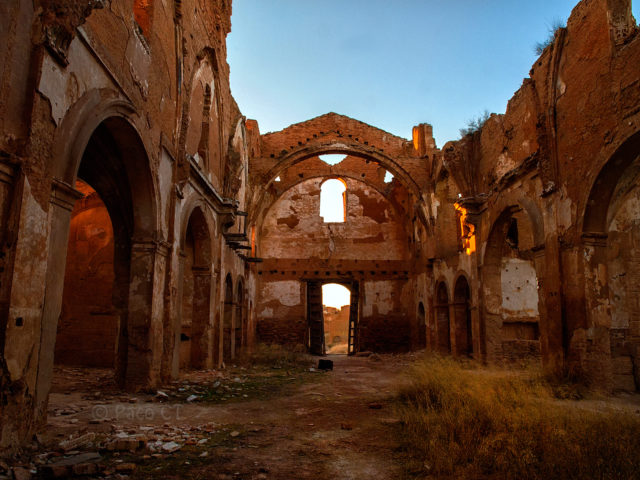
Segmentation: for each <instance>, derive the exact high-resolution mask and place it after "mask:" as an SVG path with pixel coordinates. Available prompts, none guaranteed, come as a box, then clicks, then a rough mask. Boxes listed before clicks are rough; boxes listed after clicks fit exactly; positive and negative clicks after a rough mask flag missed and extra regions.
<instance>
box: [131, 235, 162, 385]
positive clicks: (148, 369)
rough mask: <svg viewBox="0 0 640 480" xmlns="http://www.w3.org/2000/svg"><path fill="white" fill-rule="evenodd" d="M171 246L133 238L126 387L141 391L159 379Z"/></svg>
mask: <svg viewBox="0 0 640 480" xmlns="http://www.w3.org/2000/svg"><path fill="white" fill-rule="evenodd" d="M168 255H169V248H168V246H167V245H165V244H161V243H159V242H154V241H149V240H138V239H133V241H132V247H131V270H130V271H131V277H130V278H131V282H130V288H129V311H128V315H127V332H128V345H127V368H126V373H125V387H126V388H127V389H129V390H138V389H140V388H143V387H147V386H154V385H156V384H157V383H158V382H159V380H160V367H161V357H162V333H163V332H162V314H163V307H164V302H163V299H164V286H165V282H164V278H165V275H166V265H167V257H168Z"/></svg>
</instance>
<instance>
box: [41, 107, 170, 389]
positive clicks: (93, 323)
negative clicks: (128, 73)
mask: <svg viewBox="0 0 640 480" xmlns="http://www.w3.org/2000/svg"><path fill="white" fill-rule="evenodd" d="M62 168H63V169H64V168H68V166H63V167H62ZM67 172H69V170H67ZM70 175H71V173H70ZM72 175H73V176H72V178H73V184H74V185H77V186H78V187H79V193H80V194H82V198H81V199H80V200H79V201H78V202H80V206H78V203H76V208H77V211H76V208H74V211H75V213H76V214H75V215H74V214H72V220H71V222H70V225H71V231H70V232H71V235H69V236H68V237H66V238H68V242H69V245H68V258H67V263H66V265H67V268H70V269H71V271H70V272H65V282H64V285H63V287H62V304H63V305H65V306H66V311H62V320H63V321H62V322H61V323H60V331H59V333H60V334H61V337H60V344H59V345H58V346H57V348H55V350H54V348H53V345H51V348H52V350H51V351H52V352H54V351H55V356H56V357H57V358H60V359H65V358H67V359H68V358H69V356H70V354H69V350H68V349H69V348H71V347H70V346H69V342H68V341H67V338H68V334H69V333H70V332H72V331H73V329H72V330H69V328H68V327H69V325H68V323H65V322H66V320H67V319H69V318H70V317H69V316H67V317H65V315H74V316H76V318H75V319H74V320H73V323H74V324H75V326H74V327H73V328H74V329H75V332H76V334H75V335H73V336H74V337H75V345H74V346H73V348H76V349H77V350H78V351H83V350H84V351H85V352H87V351H91V350H92V349H94V348H98V347H96V345H97V343H96V341H95V339H94V340H91V339H90V337H91V336H93V337H96V333H98V332H99V331H100V328H105V330H108V332H109V333H105V335H104V338H103V344H102V345H101V346H100V349H101V350H100V351H102V352H104V354H103V355H102V354H101V355H100V356H102V357H103V358H102V361H101V362H102V363H103V364H104V365H106V364H107V363H108V362H110V360H109V359H108V358H107V354H106V352H107V350H111V348H113V363H114V364H115V367H116V368H115V370H116V379H117V381H118V383H120V385H122V386H128V387H129V386H130V387H134V386H137V385H146V384H149V383H150V382H153V381H155V379H157V378H158V376H159V364H160V362H159V355H160V353H161V352H160V351H157V352H156V351H151V350H150V349H149V346H150V345H152V344H153V340H152V337H155V336H156V335H161V331H159V330H154V329H152V328H150V327H151V318H152V305H153V301H152V298H153V294H154V288H153V285H154V275H153V271H154V264H155V256H154V254H155V253H156V250H154V249H153V248H151V250H150V245H149V244H148V242H147V241H146V240H147V239H151V238H154V237H155V231H156V229H155V227H156V216H155V212H156V209H155V201H154V195H153V181H152V179H151V176H150V172H149V162H148V157H147V155H146V151H145V149H144V146H143V144H142V142H141V140H140V137H139V136H138V134H137V132H136V131H135V129H134V128H133V127H132V126H131V124H129V123H128V122H127V121H126V120H125V119H124V118H122V117H110V118H107V119H106V120H104V121H102V122H101V123H100V124H98V125H97V127H96V128H95V130H94V131H93V132H92V133H91V134H90V136H89V138H88V141H87V144H86V147H84V150H83V153H82V154H81V157H80V158H79V160H78V163H77V170H75V171H72ZM76 182H77V183H76ZM132 185H135V189H134V188H132ZM100 202H101V203H102V205H100ZM83 208H84V211H82V212H80V210H82V209H83ZM109 221H110V222H109ZM109 223H110V225H111V233H109ZM62 225H63V223H60V224H59V226H60V228H61V229H62V228H64V227H62ZM56 226H58V224H56ZM52 236H53V239H52V244H55V242H57V241H58V238H63V237H62V232H61V231H60V232H58V231H53V233H52ZM111 236H112V240H109V237H111ZM134 239H135V240H134ZM109 242H111V246H109ZM94 244H95V245H94ZM96 246H99V248H98V250H97V251H90V249H92V248H95V247H96ZM149 251H151V252H153V253H154V254H152V255H149ZM111 252H112V253H111ZM79 270H82V271H83V272H84V273H82V274H81V275H84V277H83V278H85V279H86V281H84V282H81V284H79V282H78V279H77V278H74V275H73V274H72V273H71V272H72V271H76V272H77V271H79ZM52 281H53V279H52ZM94 292H95V294H94ZM160 294H161V293H160ZM109 296H110V301H109ZM76 302H78V303H77V304H78V305H82V308H81V309H78V310H75V311H74V309H73V308H72V307H71V305H73V304H74V303H76ZM51 305H54V302H51ZM47 308H48V307H47ZM61 310H62V309H61ZM80 310H81V311H82V312H83V313H82V314H80V315H77V314H78V312H79V311H80ZM65 312H66V313H65ZM51 313H52V314H53V313H54V312H51ZM98 325H100V328H97V327H98ZM109 325H110V326H109ZM83 332H84V333H83ZM114 332H116V333H114ZM78 334H80V335H78ZM79 344H80V345H79ZM43 347H44V348H46V345H43ZM154 355H157V356H158V358H157V359H156V360H158V361H155V360H154ZM82 357H84V358H85V359H88V358H89V357H90V355H89V354H86V355H85V354H84V353H83V354H82ZM93 357H96V358H97V357H99V355H93ZM82 363H84V364H86V363H87V361H84V362H82Z"/></svg>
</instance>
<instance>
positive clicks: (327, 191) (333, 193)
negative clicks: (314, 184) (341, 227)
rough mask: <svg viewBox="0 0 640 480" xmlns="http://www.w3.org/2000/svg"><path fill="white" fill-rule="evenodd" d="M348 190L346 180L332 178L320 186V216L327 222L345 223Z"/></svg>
mask: <svg viewBox="0 0 640 480" xmlns="http://www.w3.org/2000/svg"><path fill="white" fill-rule="evenodd" d="M346 191H347V184H346V183H345V182H344V180H340V179H337V178H332V179H330V180H327V181H326V182H324V183H323V184H322V187H320V216H321V217H322V219H323V220H324V222H325V223H344V221H345V220H346V213H347V206H346Z"/></svg>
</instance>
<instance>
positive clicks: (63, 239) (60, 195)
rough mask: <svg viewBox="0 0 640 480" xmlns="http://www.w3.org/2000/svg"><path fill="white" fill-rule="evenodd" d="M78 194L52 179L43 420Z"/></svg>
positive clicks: (40, 397) (40, 399) (41, 372)
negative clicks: (71, 222)
mask: <svg viewBox="0 0 640 480" xmlns="http://www.w3.org/2000/svg"><path fill="white" fill-rule="evenodd" d="M81 197H82V194H81V193H80V192H78V191H76V190H75V189H74V188H73V187H71V186H70V185H68V184H66V183H64V182H61V181H58V180H54V182H53V187H52V192H51V200H50V209H51V210H50V215H49V217H50V219H51V230H50V232H51V233H50V236H49V255H48V259H47V277H46V280H45V282H46V293H45V297H44V305H43V309H42V336H41V338H40V360H39V362H38V363H39V367H38V383H37V390H36V391H37V395H36V400H37V408H38V416H39V417H40V418H41V419H42V420H43V421H44V419H45V416H46V410H47V399H48V395H49V390H50V388H51V380H52V376H53V361H54V351H55V345H56V333H57V328H58V319H59V317H60V312H61V309H62V293H63V289H64V275H65V268H66V261H67V245H68V243H69V224H70V221H71V212H72V210H73V207H74V205H75V202H76V200H78V199H79V198H81Z"/></svg>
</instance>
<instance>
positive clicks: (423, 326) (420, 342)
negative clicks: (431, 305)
mask: <svg viewBox="0 0 640 480" xmlns="http://www.w3.org/2000/svg"><path fill="white" fill-rule="evenodd" d="M426 346H427V313H426V311H425V309H424V304H423V303H422V302H420V303H419V304H418V339H417V342H416V349H417V350H422V349H424V348H425V347H426Z"/></svg>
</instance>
